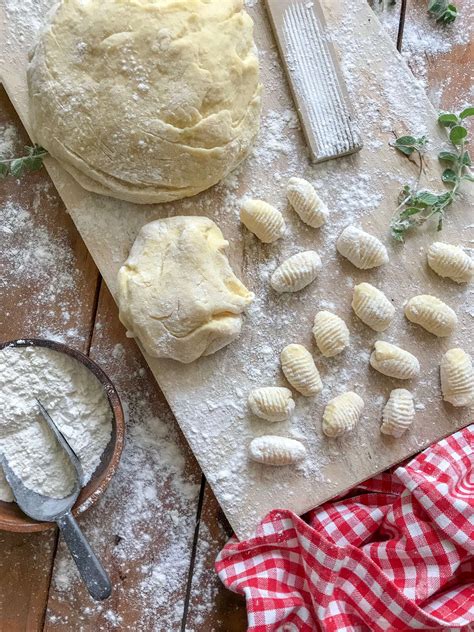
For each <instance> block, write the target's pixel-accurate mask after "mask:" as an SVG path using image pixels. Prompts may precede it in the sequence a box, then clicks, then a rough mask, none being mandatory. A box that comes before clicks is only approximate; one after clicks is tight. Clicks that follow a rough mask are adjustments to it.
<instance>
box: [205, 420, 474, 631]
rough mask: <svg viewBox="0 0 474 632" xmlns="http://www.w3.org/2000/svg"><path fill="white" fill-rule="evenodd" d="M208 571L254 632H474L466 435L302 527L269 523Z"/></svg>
mask: <svg viewBox="0 0 474 632" xmlns="http://www.w3.org/2000/svg"><path fill="white" fill-rule="evenodd" d="M216 569H217V572H218V574H219V576H220V578H221V580H222V581H223V582H224V584H225V585H226V586H227V587H228V588H230V589H231V590H233V591H235V592H237V593H241V594H243V595H245V597H246V599H247V611H248V623H249V628H248V629H249V630H251V631H252V632H263V631H265V632H267V631H270V630H272V631H276V632H307V631H308V632H309V631H315V630H322V631H325V632H349V631H350V632H353V631H357V632H362V631H364V632H381V631H382V630H383V631H385V632H386V631H397V632H400V631H403V630H449V631H450V632H454V631H456V630H459V629H463V630H467V629H473V630H474V627H473V628H470V625H469V624H471V623H473V622H474V425H471V426H470V427H468V428H465V429H464V430H462V431H460V432H457V433H455V434H454V435H451V436H450V437H448V438H447V439H444V440H442V441H440V442H439V443H436V444H435V445H433V446H431V447H430V448H428V449H427V450H425V451H424V452H422V453H421V454H419V455H417V456H416V457H415V458H414V459H412V460H411V461H409V462H408V463H406V464H405V465H404V466H402V467H398V468H397V469H395V470H393V471H392V472H388V473H384V474H381V475H379V476H376V477H374V478H372V479H371V480H369V481H367V482H366V483H364V484H363V485H361V486H359V487H357V488H356V489H353V490H352V491H351V493H350V494H349V495H347V496H345V497H344V498H340V499H337V500H335V501H331V502H328V503H325V504H324V505H322V506H321V507H319V508H317V509H315V510H313V511H311V512H310V513H309V514H308V515H307V516H306V517H305V519H304V520H303V519H301V518H299V517H298V516H296V515H295V514H294V513H292V512H291V511H287V510H275V511H272V512H271V513H269V514H268V516H267V517H266V518H265V519H264V520H263V522H262V523H261V525H260V527H259V529H258V531H257V534H256V536H255V537H253V538H251V539H249V540H247V541H244V542H238V541H237V540H236V539H235V538H232V539H231V540H230V541H229V542H228V543H227V544H226V546H225V547H224V549H223V550H222V551H221V553H220V554H219V556H218V558H217V561H216Z"/></svg>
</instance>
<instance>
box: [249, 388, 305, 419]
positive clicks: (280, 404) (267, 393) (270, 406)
mask: <svg viewBox="0 0 474 632" xmlns="http://www.w3.org/2000/svg"><path fill="white" fill-rule="evenodd" d="M248 404H249V406H250V410H251V411H252V412H253V414H254V415H257V417H260V418H261V419H265V420H266V421H285V420H286V419H288V418H289V416H290V415H291V413H292V412H293V410H294V409H295V401H294V399H293V396H292V394H291V391H290V389H289V388H285V387H283V386H264V387H262V388H254V389H253V391H251V392H250V395H249V398H248Z"/></svg>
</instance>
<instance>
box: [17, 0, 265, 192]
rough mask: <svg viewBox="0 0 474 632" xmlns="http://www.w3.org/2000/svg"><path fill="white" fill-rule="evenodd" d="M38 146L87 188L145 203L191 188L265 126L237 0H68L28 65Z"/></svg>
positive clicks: (244, 150) (211, 180) (221, 172)
mask: <svg viewBox="0 0 474 632" xmlns="http://www.w3.org/2000/svg"><path fill="white" fill-rule="evenodd" d="M28 84H29V94H30V113H31V120H32V127H33V130H34V136H35V140H36V142H38V143H39V144H40V145H42V146H43V147H45V148H46V149H47V150H48V151H49V153H50V154H51V155H52V156H53V157H54V158H56V159H57V160H59V162H60V163H61V164H62V166H63V167H64V168H65V169H66V170H67V171H68V172H69V173H70V174H71V175H72V176H74V178H75V179H76V180H77V181H78V182H79V183H80V184H81V185H82V186H83V187H84V188H85V189H87V190H89V191H94V192H96V193H101V194H103V195H110V196H112V197H116V198H119V199H122V200H128V201H130V202H136V203H138V204H149V203H156V202H169V201H171V200H178V199H181V198H184V197H188V196H190V195H195V194H196V193H199V192H200V191H203V190H204V189H207V188H209V187H210V186H212V185H214V184H216V183H217V182H219V181H220V180H221V179H222V178H224V177H225V176H226V175H227V174H228V173H229V172H230V171H231V170H232V169H234V168H235V167H236V166H237V165H238V164H239V163H240V162H241V161H242V160H243V159H244V158H245V157H246V156H247V154H248V152H249V150H250V148H251V146H252V143H253V141H254V139H255V136H256V134H257V132H258V128H259V119H260V83H259V68H258V59H257V55H256V48H255V43H254V39H253V22H252V20H251V18H250V17H249V15H248V14H247V13H246V12H245V10H244V7H243V2H242V0H139V1H138V0H136V1H131V0H128V1H126V2H125V1H124V0H87V1H84V0H66V1H64V2H60V3H58V6H57V9H56V10H55V11H54V12H53V13H52V14H51V17H50V21H49V23H48V24H46V26H45V28H44V29H43V31H42V32H41V34H40V37H39V41H38V43H37V45H36V47H35V48H34V50H33V54H32V56H31V62H30V66H29V70H28Z"/></svg>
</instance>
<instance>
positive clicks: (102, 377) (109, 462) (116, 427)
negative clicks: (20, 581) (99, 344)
mask: <svg viewBox="0 0 474 632" xmlns="http://www.w3.org/2000/svg"><path fill="white" fill-rule="evenodd" d="M8 346H15V347H32V346H37V347H47V348H48V349H53V350H54V351H58V352H59V353H65V354H66V355H69V356H71V357H72V358H75V359H76V360H78V361H79V362H81V363H82V364H83V365H84V366H86V367H87V368H88V369H89V370H90V371H91V372H92V373H93V374H94V375H95V376H96V378H97V379H98V380H99V382H100V383H101V384H102V386H103V387H104V390H105V393H106V395H107V399H108V400H109V404H110V408H111V409H112V436H111V437H110V441H109V443H108V445H107V447H106V448H105V450H104V452H103V453H102V457H101V460H100V463H99V465H98V467H97V469H96V471H95V472H94V474H93V475H92V477H91V480H90V481H89V482H88V483H87V485H86V486H85V487H83V488H82V490H81V493H80V494H79V497H78V499H77V501H76V503H75V505H74V507H73V509H72V513H73V514H74V515H75V516H78V515H79V514H81V513H82V512H84V511H86V510H87V509H89V507H91V506H92V505H93V504H94V503H95V502H96V501H97V500H98V499H99V498H100V496H101V495H102V494H103V492H104V491H105V490H106V489H107V486H108V484H109V483H110V481H111V479H112V477H113V475H114V474H115V471H116V469H117V467H118V464H119V461H120V456H121V454H122V449H123V444H124V438H125V416H124V412H123V408H122V404H121V402H120V398H119V395H118V393H117V390H116V389H115V386H114V385H113V384H112V382H111V381H110V379H109V378H108V377H107V375H106V374H105V373H104V371H103V370H102V369H101V368H100V366H99V365H98V364H96V363H95V362H93V361H92V360H91V359H90V358H89V357H87V356H86V355H84V354H83V353H81V352H80V351H76V350H75V349H71V348H70V347H68V346H66V345H63V344H61V343H60V342H54V341H53V340H42V339H40V338H30V339H21V340H11V341H10V342H3V343H0V350H1V349H3V348H5V347H8ZM53 527H56V524H55V523H54V522H37V521H36V520H33V519H32V518H29V517H28V516H26V515H25V514H24V513H23V512H22V511H21V509H20V508H19V507H18V505H17V504H16V503H15V502H11V503H7V502H4V501H1V500H0V530H1V531H22V532H28V533H32V532H33V531H46V530H47V529H51V528H53Z"/></svg>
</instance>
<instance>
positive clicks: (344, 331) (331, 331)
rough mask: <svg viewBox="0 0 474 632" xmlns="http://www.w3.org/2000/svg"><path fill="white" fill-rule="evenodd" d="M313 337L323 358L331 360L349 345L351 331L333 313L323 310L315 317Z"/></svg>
mask: <svg viewBox="0 0 474 632" xmlns="http://www.w3.org/2000/svg"><path fill="white" fill-rule="evenodd" d="M313 335H314V339H315V341H316V344H317V346H318V349H319V350H320V351H321V353H322V354H323V356H325V357H326V358H331V357H332V356H335V355H337V354H338V353H341V352H342V351H344V349H345V348H346V347H347V346H348V345H349V337H350V336H349V329H348V328H347V325H346V323H345V322H344V321H343V320H342V318H339V316H336V314H333V313H331V312H327V311H325V310H322V311H320V312H318V313H317V314H316V316H315V317H314V325H313Z"/></svg>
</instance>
